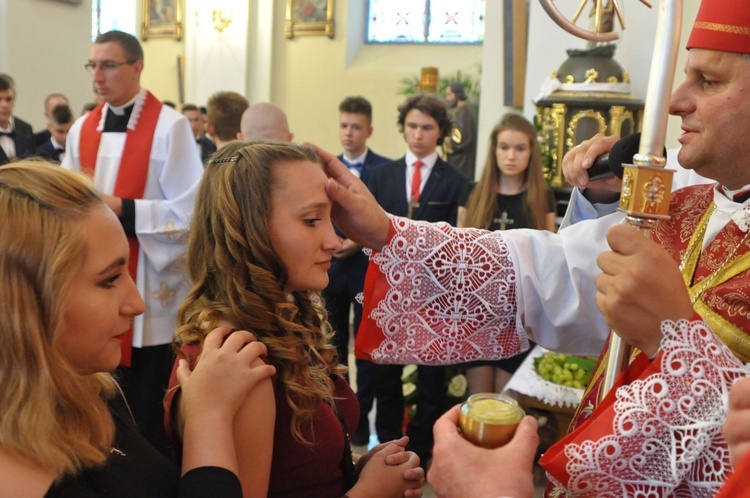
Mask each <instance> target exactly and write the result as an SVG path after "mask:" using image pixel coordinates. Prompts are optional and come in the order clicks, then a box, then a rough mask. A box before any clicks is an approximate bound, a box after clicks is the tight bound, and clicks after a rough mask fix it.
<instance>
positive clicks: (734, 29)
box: [693, 22, 750, 35]
mask: <svg viewBox="0 0 750 498" xmlns="http://www.w3.org/2000/svg"><path fill="white" fill-rule="evenodd" d="M693 29H705V30H708V31H721V32H722V33H732V34H735V35H750V28H746V27H745V26H734V25H732V24H719V23H716V22H696V23H695V25H694V27H693Z"/></svg>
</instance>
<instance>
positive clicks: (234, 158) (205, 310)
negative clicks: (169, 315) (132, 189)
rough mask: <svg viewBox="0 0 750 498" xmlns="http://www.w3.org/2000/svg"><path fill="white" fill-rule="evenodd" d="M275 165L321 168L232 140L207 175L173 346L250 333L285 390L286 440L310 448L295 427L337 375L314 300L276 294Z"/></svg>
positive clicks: (280, 282)
mask: <svg viewBox="0 0 750 498" xmlns="http://www.w3.org/2000/svg"><path fill="white" fill-rule="evenodd" d="M282 161H311V162H313V163H317V164H319V163H320V161H319V160H318V158H317V156H316V155H315V153H314V152H313V151H312V149H310V148H309V147H303V146H300V145H296V144H292V143H287V142H275V141H259V142H239V141H234V142H230V143H229V144H227V145H225V146H224V147H222V148H221V149H219V151H218V152H217V153H216V154H215V155H214V157H213V158H212V159H211V161H210V162H209V163H208V165H207V166H206V171H205V172H204V174H203V181H202V182H201V186H200V189H199V191H198V195H197V199H196V205H195V212H194V215H193V222H192V225H191V232H190V240H189V242H188V253H187V265H188V273H189V275H190V278H191V280H192V282H193V288H192V290H191V291H190V293H189V294H188V297H187V298H186V300H185V302H184V303H183V304H182V306H181V308H180V313H179V316H180V327H179V328H178V330H177V332H175V342H176V343H178V344H179V343H195V342H197V341H202V340H203V338H204V336H205V335H206V334H207V333H208V332H209V331H210V330H211V329H212V328H213V327H214V326H215V325H216V324H217V323H218V321H219V320H221V319H226V320H228V321H230V322H231V323H233V324H234V325H235V326H237V327H240V328H242V329H246V330H249V331H251V332H252V333H253V334H255V336H256V337H257V338H258V340H259V341H261V342H263V343H264V344H265V345H266V347H267V348H268V356H269V359H270V362H271V363H272V364H273V365H274V366H275V367H276V371H277V375H278V378H279V379H280V381H281V382H282V383H283V386H284V388H285V391H286V399H287V401H288V402H289V405H290V406H291V408H292V411H293V415H292V427H291V430H292V434H293V435H294V437H295V438H296V439H297V440H298V441H301V442H308V441H307V440H306V439H305V437H304V436H303V435H302V428H303V426H304V425H305V424H308V423H309V422H310V421H311V420H312V415H313V413H314V412H315V411H316V410H317V409H318V407H319V405H320V403H321V401H328V402H330V403H333V381H332V380H331V375H332V374H339V373H342V372H343V371H344V367H342V366H340V365H339V364H338V358H337V356H336V349H335V348H334V347H333V346H332V345H331V338H332V337H333V331H332V329H331V326H330V325H329V323H328V321H327V313H326V311H325V308H324V307H323V306H322V304H321V303H320V299H319V296H318V295H317V294H316V293H313V292H293V293H292V296H291V297H290V298H289V299H287V296H286V295H285V293H284V287H285V285H286V282H287V278H288V277H287V273H286V269H285V268H284V265H283V263H282V261H281V260H280V259H279V257H278V256H277V254H276V251H275V250H274V248H273V246H272V244H271V237H270V234H269V221H270V217H271V200H270V199H271V193H272V191H273V190H274V189H276V188H279V186H278V184H277V180H276V179H275V175H274V174H273V169H274V164H277V163H279V162H282ZM177 351H178V354H179V349H178V350H177Z"/></svg>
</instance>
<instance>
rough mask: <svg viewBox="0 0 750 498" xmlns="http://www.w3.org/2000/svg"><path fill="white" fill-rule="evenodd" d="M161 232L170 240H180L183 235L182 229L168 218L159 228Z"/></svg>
mask: <svg viewBox="0 0 750 498" xmlns="http://www.w3.org/2000/svg"><path fill="white" fill-rule="evenodd" d="M159 233H160V234H162V235H164V236H165V237H166V238H167V240H169V241H170V242H179V240H180V238H181V237H182V235H183V234H182V230H180V229H179V228H178V227H177V225H175V223H174V222H173V221H172V220H167V221H166V222H164V225H163V226H162V227H161V228H160V229H159Z"/></svg>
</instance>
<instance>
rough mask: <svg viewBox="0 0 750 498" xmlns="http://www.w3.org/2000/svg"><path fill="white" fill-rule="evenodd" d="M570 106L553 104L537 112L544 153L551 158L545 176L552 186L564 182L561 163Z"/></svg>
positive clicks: (557, 185)
mask: <svg viewBox="0 0 750 498" xmlns="http://www.w3.org/2000/svg"><path fill="white" fill-rule="evenodd" d="M567 113H568V107H567V106H566V105H565V104H552V107H551V108H550V107H545V108H544V109H542V108H539V107H538V108H537V114H539V115H540V117H541V123H542V130H541V136H542V137H543V138H542V140H540V141H539V145H540V146H541V147H542V155H547V156H548V157H549V158H550V164H549V165H546V166H545V171H544V178H545V180H547V182H549V184H550V186H552V187H559V186H561V185H562V184H563V178H562V170H561V169H560V163H561V161H562V157H563V154H564V144H565V116H566V114H567Z"/></svg>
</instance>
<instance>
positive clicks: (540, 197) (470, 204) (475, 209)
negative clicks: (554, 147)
mask: <svg viewBox="0 0 750 498" xmlns="http://www.w3.org/2000/svg"><path fill="white" fill-rule="evenodd" d="M506 130H513V131H518V132H521V133H523V134H525V135H526V136H527V137H528V138H529V150H530V151H531V156H530V157H529V165H528V167H527V168H526V170H525V171H524V178H523V185H522V189H523V191H524V193H525V197H526V199H525V200H526V202H525V203H524V205H525V209H526V210H527V213H528V215H529V220H530V221H531V223H532V226H531V227H529V228H539V229H543V228H546V221H545V220H546V215H547V213H549V212H550V211H549V203H548V201H547V183H546V182H545V181H544V172H543V171H542V158H541V152H540V150H539V143H538V142H537V138H536V129H535V128H534V126H533V125H532V124H531V123H529V122H528V120H527V119H526V118H524V117H523V116H521V115H520V114H516V113H508V114H505V115H504V116H503V117H502V118H501V119H500V122H499V123H498V124H496V125H495V127H494V128H493V129H492V133H491V134H490V146H489V150H488V151H487V160H486V161H485V164H484V171H482V177H481V178H480V179H479V182H477V185H476V186H475V187H474V190H473V191H472V192H471V195H470V196H469V200H468V201H467V203H466V220H465V223H464V224H465V226H467V227H474V228H484V229H488V228H489V227H490V225H491V224H492V219H493V218H494V213H495V211H497V192H498V187H499V186H500V181H501V179H500V169H499V168H498V165H497V154H496V153H495V151H496V149H497V142H498V137H499V136H500V133H502V132H504V131H506Z"/></svg>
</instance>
